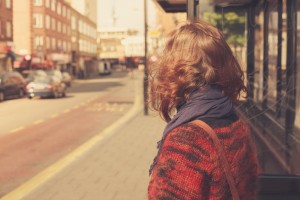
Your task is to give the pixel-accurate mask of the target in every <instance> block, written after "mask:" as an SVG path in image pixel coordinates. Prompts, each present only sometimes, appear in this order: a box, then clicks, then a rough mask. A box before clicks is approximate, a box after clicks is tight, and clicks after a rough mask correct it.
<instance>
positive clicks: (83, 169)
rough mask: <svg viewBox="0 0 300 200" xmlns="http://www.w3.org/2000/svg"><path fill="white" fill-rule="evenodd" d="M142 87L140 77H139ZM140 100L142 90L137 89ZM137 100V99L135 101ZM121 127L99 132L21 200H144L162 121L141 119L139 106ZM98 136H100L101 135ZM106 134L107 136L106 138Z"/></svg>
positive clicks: (157, 118)
mask: <svg viewBox="0 0 300 200" xmlns="http://www.w3.org/2000/svg"><path fill="white" fill-rule="evenodd" d="M138 79H139V80H138V84H139V86H141V85H142V84H141V83H142V78H138ZM138 93H139V94H138V95H139V97H141V95H142V94H141V93H142V91H141V90H138ZM136 101H137V100H136ZM137 107H138V108H137V109H136V110H135V112H134V113H133V114H132V115H131V116H129V117H128V116H127V118H126V119H125V121H124V120H123V122H122V123H120V124H122V125H119V126H118V127H115V128H114V129H111V130H113V131H109V132H107V133H104V134H103V133H102V134H103V136H101V137H102V139H101V140H99V141H98V142H95V143H94V144H93V146H92V148H90V149H89V150H88V151H85V152H84V153H83V154H82V155H79V156H77V157H75V158H73V160H72V162H71V164H68V165H67V166H66V167H64V168H63V169H62V170H59V172H58V173H56V174H53V175H52V176H51V177H50V178H49V179H47V181H46V182H44V183H41V184H39V185H37V186H35V189H34V190H32V191H31V192H30V193H28V194H27V195H25V196H24V195H21V196H22V197H21V198H15V199H22V200H143V199H147V186H148V181H149V176H148V170H149V167H150V165H151V163H152V160H153V158H154V156H155V154H156V152H157V150H156V142H157V141H158V140H159V139H160V137H161V134H162V131H163V128H164V122H163V121H162V120H161V119H160V118H159V117H158V116H154V115H153V114H152V115H151V114H149V115H148V116H144V115H143V112H142V110H143V109H142V104H141V103H139V104H138V105H137ZM100 134H101V133H100ZM105 134H106V135H105Z"/></svg>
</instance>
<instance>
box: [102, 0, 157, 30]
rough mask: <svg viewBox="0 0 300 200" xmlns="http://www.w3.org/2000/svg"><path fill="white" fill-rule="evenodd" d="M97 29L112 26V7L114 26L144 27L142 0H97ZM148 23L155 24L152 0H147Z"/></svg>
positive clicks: (139, 28) (138, 28)
mask: <svg viewBox="0 0 300 200" xmlns="http://www.w3.org/2000/svg"><path fill="white" fill-rule="evenodd" d="M97 3H98V30H101V29H106V28H110V27H113V20H112V16H113V8H114V9H115V17H116V23H115V26H116V27H122V28H130V29H137V30H139V31H140V32H143V29H144V0H98V2H97ZM147 8H148V25H149V26H150V27H151V26H154V25H155V10H154V4H153V2H152V0H148V3H147Z"/></svg>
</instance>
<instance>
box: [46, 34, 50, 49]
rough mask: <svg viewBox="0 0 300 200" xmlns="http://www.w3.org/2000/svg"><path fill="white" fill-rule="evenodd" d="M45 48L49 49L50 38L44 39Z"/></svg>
mask: <svg viewBox="0 0 300 200" xmlns="http://www.w3.org/2000/svg"><path fill="white" fill-rule="evenodd" d="M46 48H47V49H50V38H49V37H46Z"/></svg>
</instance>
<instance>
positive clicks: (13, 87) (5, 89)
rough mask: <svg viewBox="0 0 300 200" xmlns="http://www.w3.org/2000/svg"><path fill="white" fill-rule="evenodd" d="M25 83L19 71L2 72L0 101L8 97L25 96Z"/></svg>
mask: <svg viewBox="0 0 300 200" xmlns="http://www.w3.org/2000/svg"><path fill="white" fill-rule="evenodd" d="M25 85H26V83H25V80H24V78H23V77H22V75H21V74H20V73H19V72H6V73H2V74H0V101H3V100H5V99H8V98H15V97H19V98H21V97H23V96H24V94H25Z"/></svg>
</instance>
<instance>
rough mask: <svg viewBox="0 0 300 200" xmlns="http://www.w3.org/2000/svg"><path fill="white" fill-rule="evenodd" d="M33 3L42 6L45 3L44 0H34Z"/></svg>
mask: <svg viewBox="0 0 300 200" xmlns="http://www.w3.org/2000/svg"><path fill="white" fill-rule="evenodd" d="M33 5H34V6H42V5H43V0H34V1H33Z"/></svg>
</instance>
